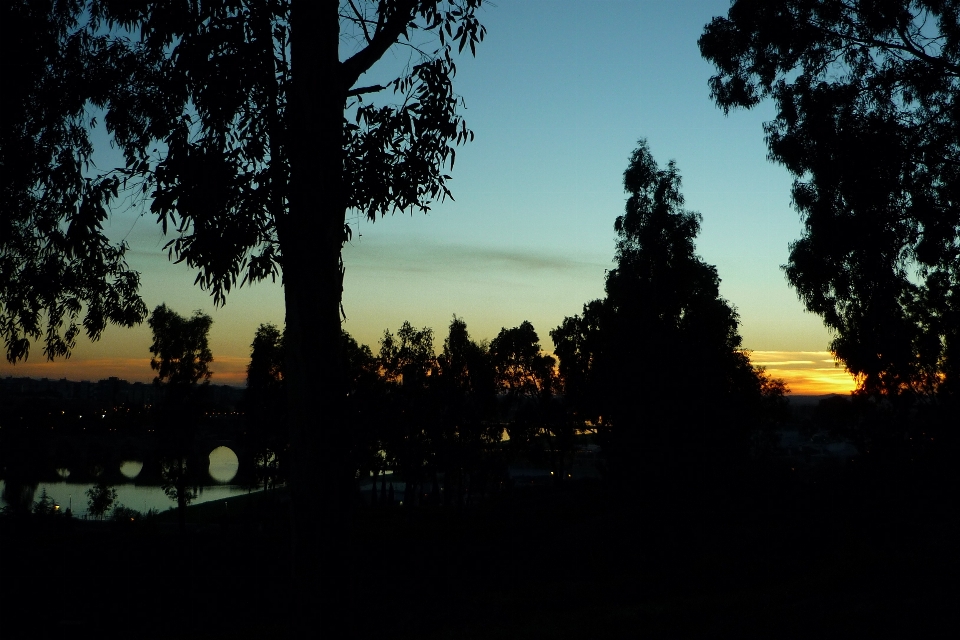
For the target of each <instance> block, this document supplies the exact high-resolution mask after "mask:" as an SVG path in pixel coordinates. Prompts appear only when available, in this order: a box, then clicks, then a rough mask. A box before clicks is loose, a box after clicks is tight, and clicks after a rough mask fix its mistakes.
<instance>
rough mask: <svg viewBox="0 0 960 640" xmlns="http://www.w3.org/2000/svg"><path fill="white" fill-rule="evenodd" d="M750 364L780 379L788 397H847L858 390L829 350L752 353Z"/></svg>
mask: <svg viewBox="0 0 960 640" xmlns="http://www.w3.org/2000/svg"><path fill="white" fill-rule="evenodd" d="M750 362H752V363H753V365H754V366H757V367H763V368H764V369H765V370H766V372H767V375H769V376H771V377H773V378H783V379H784V380H785V381H786V383H787V386H788V387H789V388H790V393H791V395H826V394H828V393H839V394H848V393H850V392H851V391H853V390H854V389H856V387H857V383H856V381H855V380H854V378H853V376H852V375H850V374H849V373H848V372H847V370H846V369H844V368H843V367H842V366H839V365H838V364H837V362H836V360H835V359H834V357H833V354H832V353H830V352H829V351H752V352H751V353H750Z"/></svg>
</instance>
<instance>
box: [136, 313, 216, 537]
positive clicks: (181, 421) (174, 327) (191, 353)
mask: <svg viewBox="0 0 960 640" xmlns="http://www.w3.org/2000/svg"><path fill="white" fill-rule="evenodd" d="M147 323H148V324H149V325H150V330H151V332H152V333H153V343H152V344H151V345H150V353H151V354H152V355H153V357H152V358H151V359H150V368H151V369H153V370H154V371H156V372H157V375H156V377H155V378H154V380H153V383H154V384H155V385H157V387H159V388H160V390H161V393H160V401H159V408H158V415H159V417H160V424H159V425H158V429H157V431H158V433H159V435H160V442H161V449H162V451H161V455H162V457H163V460H162V461H161V471H160V475H161V477H162V479H163V484H162V487H163V491H164V493H166V494H167V496H168V497H169V498H170V499H171V500H174V501H175V502H176V503H177V517H178V520H179V522H180V530H181V531H183V530H184V529H185V528H186V515H187V504H188V503H190V502H192V501H193V500H194V499H195V498H196V493H195V492H194V491H193V490H192V489H191V488H190V480H191V478H192V477H195V476H196V471H197V470H196V469H195V468H193V469H191V468H190V461H189V460H188V458H189V453H190V450H191V448H192V445H193V438H194V436H195V435H196V429H197V427H198V426H199V421H200V418H201V415H202V412H203V408H204V407H203V404H204V400H205V398H204V397H203V392H204V391H206V389H207V386H206V385H207V384H208V383H209V380H210V377H211V376H212V375H213V372H212V371H210V366H209V365H210V363H211V362H213V354H212V352H211V351H210V345H209V334H210V327H211V326H212V325H213V318H211V317H210V316H208V315H207V314H205V313H202V312H200V311H196V312H194V314H193V316H191V317H189V318H185V317H183V316H181V315H180V314H179V313H177V312H176V311H173V310H172V309H170V308H168V307H167V305H165V304H161V305H159V306H158V307H157V308H156V309H154V310H153V313H152V314H150V318H149V319H148V320H147Z"/></svg>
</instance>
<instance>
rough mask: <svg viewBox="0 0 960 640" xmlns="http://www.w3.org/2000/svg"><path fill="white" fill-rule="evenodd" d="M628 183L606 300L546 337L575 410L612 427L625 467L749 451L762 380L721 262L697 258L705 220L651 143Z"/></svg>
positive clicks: (637, 155) (637, 157) (635, 158)
mask: <svg viewBox="0 0 960 640" xmlns="http://www.w3.org/2000/svg"><path fill="white" fill-rule="evenodd" d="M623 183H624V188H625V190H626V192H627V194H628V197H627V202H626V206H625V211H624V213H623V215H621V216H618V217H617V218H616V221H615V223H614V229H615V231H616V233H617V242H616V252H615V256H614V261H615V266H614V268H613V269H611V270H610V271H609V272H608V273H607V277H606V286H605V289H606V297H605V298H602V299H600V300H595V301H592V302H590V303H588V304H586V305H584V308H583V314H582V315H577V316H572V317H568V318H565V319H564V321H563V322H562V323H561V325H560V326H559V327H557V328H556V329H554V330H553V331H551V333H550V335H551V337H552V338H553V341H554V344H555V345H556V352H557V355H558V356H559V358H560V373H561V376H562V377H563V380H564V382H565V390H566V391H567V392H568V393H569V394H570V398H569V400H570V403H571V406H570V409H571V410H572V411H574V412H576V413H578V414H579V417H580V419H589V420H595V421H597V422H599V423H600V424H602V425H603V426H604V427H610V430H609V432H610V434H611V437H612V438H613V439H612V440H611V441H610V444H612V445H614V446H613V449H614V451H613V452H614V453H617V452H618V453H619V454H620V455H621V460H622V461H623V462H624V463H625V464H634V461H635V460H642V461H643V462H645V463H647V464H648V465H651V466H657V465H661V466H662V465H671V464H674V463H678V462H682V461H684V460H688V461H691V460H692V461H697V460H700V461H702V460H703V459H704V456H709V455H719V454H720V452H721V451H722V450H735V449H736V448H737V447H738V445H743V446H741V447H740V448H741V449H745V447H746V439H747V436H748V435H749V431H750V427H751V418H752V416H751V415H750V411H749V407H751V406H752V405H756V404H758V403H759V401H760V392H761V384H762V379H761V377H760V375H759V372H758V371H757V370H755V369H754V368H753V367H752V366H751V365H750V361H749V358H748V356H747V353H746V352H745V351H744V350H743V348H742V344H741V337H740V334H739V330H738V329H739V317H738V315H737V312H736V310H735V309H734V307H733V306H732V305H731V304H730V303H729V302H727V301H726V300H725V299H724V298H723V297H722V296H721V295H720V278H719V276H718V274H717V269H716V267H714V266H713V265H710V264H707V263H706V262H705V261H704V260H703V259H702V258H701V257H700V256H699V255H697V253H696V244H695V240H696V237H697V235H698V233H699V231H700V221H701V215H700V214H699V213H697V212H694V211H690V210H688V209H685V208H684V198H683V194H682V193H681V190H680V186H681V184H680V173H679V171H678V170H677V167H676V165H675V164H674V163H673V162H670V163H668V164H667V165H666V167H664V168H661V167H660V166H658V164H657V162H656V160H655V159H654V158H653V155H652V154H651V153H650V150H649V147H648V145H647V143H646V142H645V141H643V140H641V141H640V144H639V146H638V147H637V149H636V150H635V151H634V152H633V154H632V155H631V157H630V161H629V165H628V166H627V169H626V171H625V172H624V175H623Z"/></svg>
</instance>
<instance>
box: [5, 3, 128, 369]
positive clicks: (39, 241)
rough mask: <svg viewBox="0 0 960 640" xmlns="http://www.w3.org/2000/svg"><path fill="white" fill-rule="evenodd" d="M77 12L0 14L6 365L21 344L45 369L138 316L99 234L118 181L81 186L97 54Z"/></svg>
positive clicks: (41, 9)
mask: <svg viewBox="0 0 960 640" xmlns="http://www.w3.org/2000/svg"><path fill="white" fill-rule="evenodd" d="M82 12H83V3H80V2H36V1H32V0H13V1H11V2H4V3H3V4H2V7H0V23H2V24H3V25H4V28H5V30H7V33H8V34H9V37H4V38H3V41H2V43H0V55H2V57H3V59H4V60H5V62H4V73H3V77H4V81H3V84H4V97H5V106H4V111H3V124H2V126H0V202H2V205H0V206H2V208H0V339H2V340H3V342H4V344H5V347H6V358H7V360H9V361H10V362H11V363H13V362H16V361H18V360H21V359H26V358H27V356H28V355H29V352H30V343H31V341H36V340H40V339H41V336H42V339H43V343H44V348H43V352H44V355H46V357H47V358H48V359H53V358H55V357H57V356H65V355H68V354H69V353H70V350H71V349H73V347H74V345H75V343H76V338H77V336H78V335H79V333H80V331H81V325H82V329H83V330H84V331H85V333H86V334H87V336H88V337H89V338H90V339H91V340H96V339H97V338H99V337H100V334H101V333H102V332H103V330H104V328H105V327H106V325H107V324H108V323H113V324H117V325H121V326H131V325H134V324H138V323H140V322H142V321H143V319H144V317H145V316H146V315H147V308H146V305H144V303H143V301H142V300H141V299H140V297H139V295H138V294H137V290H138V288H139V285H140V277H139V274H138V273H137V272H135V271H133V270H131V269H130V268H129V267H128V266H127V263H126V250H127V246H126V245H125V244H124V243H123V242H122V241H121V242H119V243H118V242H111V241H110V240H109V239H108V238H107V237H106V234H105V233H104V228H103V223H104V220H106V218H107V215H108V212H109V208H110V206H111V203H115V202H116V201H117V198H118V195H119V193H118V189H119V188H120V180H119V178H118V177H117V176H115V175H112V174H110V173H105V174H100V175H91V174H90V172H89V168H90V166H91V161H92V157H93V145H92V143H91V136H90V131H91V129H92V128H93V127H94V126H96V118H90V115H89V112H88V109H89V106H90V104H91V103H92V104H93V105H101V104H103V100H104V99H105V96H106V91H107V89H108V88H107V86H106V85H105V84H104V77H103V75H102V74H101V73H98V72H97V66H98V64H99V63H100V62H101V61H102V60H103V58H104V56H106V55H107V54H108V46H107V42H106V40H105V39H104V38H102V37H94V36H93V35H92V34H90V33H86V32H84V31H83V30H82V29H80V28H79V25H78V21H79V20H80V19H81V16H82Z"/></svg>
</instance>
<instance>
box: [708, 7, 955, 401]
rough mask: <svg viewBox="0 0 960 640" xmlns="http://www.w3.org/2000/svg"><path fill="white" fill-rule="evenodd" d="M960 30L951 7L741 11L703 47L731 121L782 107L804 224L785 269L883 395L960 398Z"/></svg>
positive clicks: (840, 354)
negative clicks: (769, 104) (764, 105)
mask: <svg viewBox="0 0 960 640" xmlns="http://www.w3.org/2000/svg"><path fill="white" fill-rule="evenodd" d="M958 26H960V18H958V13H957V7H956V6H955V5H954V3H951V2H947V3H944V2H932V1H926V0H910V1H907V0H894V1H890V2H824V1H822V0H773V1H767V0H737V1H736V2H733V3H732V6H731V7H730V10H729V13H728V14H727V16H726V17H717V18H714V19H713V20H712V21H711V22H710V23H709V24H708V25H707V26H706V28H705V30H704V33H703V35H702V37H701V38H700V50H701V52H702V53H703V56H704V57H705V58H706V59H707V60H709V61H711V62H712V63H714V64H715V65H716V67H717V70H718V74H717V75H716V76H714V77H713V78H711V80H710V88H711V95H712V97H713V99H714V100H715V101H716V103H717V105H718V106H719V107H721V108H722V109H723V110H724V111H725V112H729V111H730V110H731V109H735V108H738V107H742V108H748V109H749V108H751V107H753V106H755V105H757V104H759V103H760V102H762V101H764V100H772V101H773V103H774V104H775V105H776V108H777V115H776V117H775V119H774V120H772V121H771V122H768V123H766V124H765V125H764V130H765V133H766V139H767V146H768V149H769V157H770V158H771V159H772V160H774V161H776V162H779V163H780V164H782V165H783V166H784V167H786V168H787V170H789V171H790V173H792V174H793V175H794V177H795V181H794V185H793V202H794V205H795V206H796V208H797V210H798V211H799V212H800V213H801V215H802V217H803V222H804V232H803V236H802V237H801V238H800V239H799V240H797V241H796V242H794V243H792V244H791V246H790V260H789V262H788V263H787V265H785V267H784V269H785V271H786V274H787V278H788V280H789V281H790V283H791V284H792V285H793V286H794V287H795V288H796V290H797V293H798V295H799V296H800V298H801V300H803V302H804V304H805V305H806V307H807V309H808V310H810V311H812V312H814V313H817V314H819V315H820V316H821V317H822V318H823V320H824V323H825V324H826V325H827V326H828V327H829V328H830V329H831V330H832V331H833V332H834V335H835V338H834V339H833V342H832V343H831V349H832V350H833V352H834V354H835V356H836V357H837V359H838V360H839V361H840V362H842V363H843V364H844V365H845V366H846V367H847V369H848V370H849V371H850V372H851V373H853V374H854V375H856V376H857V379H858V385H859V388H860V389H861V390H863V391H865V392H867V393H871V394H884V395H888V396H898V395H901V394H906V395H907V396H910V395H913V394H916V393H919V394H931V393H934V392H936V393H939V394H940V395H941V396H944V395H952V394H955V393H956V392H955V387H956V385H957V384H958V382H957V378H958V371H957V367H958V362H960V355H958V353H960V352H958V349H960V214H958V209H957V207H956V204H955V203H956V194H957V192H958V189H960V145H958V142H960V120H958V118H957V117H956V107H957V99H958V96H960V29H958Z"/></svg>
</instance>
